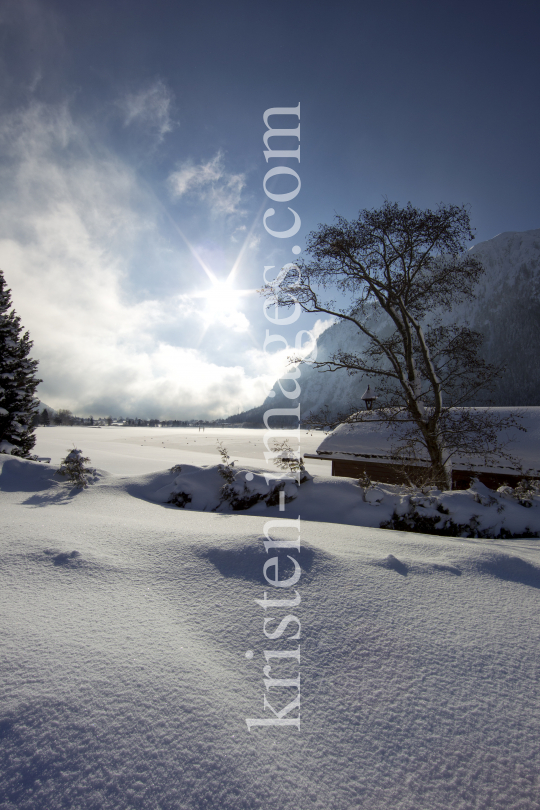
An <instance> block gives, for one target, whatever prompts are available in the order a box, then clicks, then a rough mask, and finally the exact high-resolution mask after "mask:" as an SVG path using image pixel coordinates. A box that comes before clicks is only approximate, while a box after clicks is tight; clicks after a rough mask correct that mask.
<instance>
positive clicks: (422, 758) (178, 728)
mask: <svg viewBox="0 0 540 810" xmlns="http://www.w3.org/2000/svg"><path fill="white" fill-rule="evenodd" d="M53 430H54V429H51V435H52V432H53ZM95 433H96V434H98V433H99V432H98V431H96V432H95ZM51 440H52V439H51ZM68 447H69V445H68ZM82 449H83V451H84V452H85V454H88V455H90V457H91V459H92V462H93V464H94V465H95V466H99V463H98V461H97V460H96V458H95V457H93V456H92V453H91V452H89V450H88V447H85V446H83V447H82ZM165 452H166V451H165V450H163V453H165ZM94 455H95V454H94ZM177 461H178V462H182V458H177ZM0 462H1V466H2V471H1V474H0V501H1V507H2V536H1V540H0V554H1V565H0V577H1V586H0V604H1V612H2V625H1V628H2V636H3V644H2V648H3V655H2V658H1V660H0V670H1V677H0V690H1V693H0V694H1V701H0V705H1V715H0V757H1V760H0V762H1V765H0V807H1V808H2V810H15V808H16V809H17V810H20V809H21V808H22V809H23V810H45V809H47V810H56V809H57V808H70V809H71V808H81V810H83V808H84V810H98V808H99V810H124V808H144V810H158V808H160V809H161V810H177V808H179V809H180V810H188V808H189V810H203V808H205V810H206V808H224V809H226V810H229V808H230V810H233V809H234V810H237V808H238V810H239V809H240V808H243V809H244V810H248V809H249V810H251V808H261V810H262V808H266V807H272V808H279V810H298V808H299V809H300V810H312V809H313V810H356V809H357V808H366V810H368V808H369V810H372V808H373V809H374V810H389V808H392V810H393V808H399V810H428V808H429V810H443V808H444V810H447V809H448V808H460V809H461V808H463V810H468V809H469V808H471V809H472V808H475V810H476V809H477V808H478V809H480V808H483V809H485V810H488V809H489V810H499V809H501V810H502V808H505V809H506V808H515V809H516V810H517V809H518V808H519V810H533V808H538V806H539V803H538V796H539V795H540V794H539V784H538V781H539V779H538V774H539V772H540V768H539V766H540V762H539V754H538V730H539V720H540V701H539V699H538V698H539V695H538V691H539V690H538V667H537V648H538V641H539V638H538V636H539V624H538V608H539V593H540V553H539V546H538V542H539V541H535V540H523V539H521V540H519V539H518V540H507V541H502V540H501V541H491V542H489V541H478V540H464V539H460V538H459V539H451V538H438V537H432V536H427V535H419V534H407V533H404V532H393V531H384V530H380V529H370V528H359V527H353V526H350V525H339V524H337V523H332V524H331V523H317V522H315V521H312V520H304V519H303V516H302V509H301V508H298V509H297V508H296V507H297V506H298V503H299V501H298V500H297V501H294V502H292V503H291V504H289V505H287V507H286V511H285V513H282V514H283V516H284V517H288V518H296V517H297V515H298V514H300V516H301V518H302V521H301V551H300V554H299V555H298V554H297V555H296V556H297V557H298V559H299V561H300V564H301V567H302V575H301V577H300V580H299V582H298V583H297V585H295V588H296V589H297V590H298V592H299V594H300V595H301V603H300V604H299V605H298V606H296V607H294V608H290V607H285V608H284V607H274V608H271V609H267V610H266V611H264V610H263V608H262V607H261V606H260V605H259V604H257V602H256V601H255V600H262V599H263V595H264V592H265V591H266V592H267V593H268V592H271V593H269V598H286V597H292V596H293V594H292V593H291V591H292V590H293V589H279V590H278V589H273V588H272V587H271V586H269V585H268V583H267V582H266V581H265V580H264V578H263V575H262V570H263V565H264V563H265V562H266V561H267V560H268V557H269V555H268V554H266V553H265V551H264V546H263V540H264V539H265V538H264V528H263V527H264V524H265V517H266V516H267V515H268V513H269V512H270V510H267V512H265V513H264V517H263V515H256V516H253V515H250V514H236V513H228V514H218V513H214V514H212V513H204V512H195V511H190V510H189V509H178V508H176V507H174V506H170V505H169V506H168V505H166V504H162V503H157V502H151V501H150V500H148V499H147V496H148V492H149V489H151V490H152V491H153V492H158V491H159V489H160V488H163V487H169V486H170V485H171V483H173V482H174V475H172V474H171V473H169V472H167V471H165V470H163V472H162V473H156V472H153V473H151V474H146V475H143V476H139V477H133V476H127V475H124V476H120V475H112V474H110V473H104V472H102V473H100V474H99V476H98V477H97V479H96V481H95V483H93V484H92V485H91V486H90V487H89V488H88V489H86V490H73V489H71V488H70V486H69V485H68V484H66V483H64V482H62V481H61V479H60V480H59V479H58V477H57V476H55V473H54V468H52V467H51V466H49V465H45V464H39V463H36V462H26V461H22V460H19V459H14V458H10V457H8V456H5V457H1V456H0ZM138 463H139V462H138V461H137V464H138ZM135 472H136V471H135ZM303 486H305V485H303ZM299 497H300V496H299ZM265 508H266V507H265ZM372 508H377V507H376V506H372ZM276 509H277V507H276ZM523 511H524V512H527V511H528V512H530V511H532V510H531V509H529V510H525V509H524V510H523ZM272 536H273V537H274V538H276V539H290V538H291V530H290V529H287V528H285V527H284V528H282V529H280V528H278V529H274V531H273V534H272ZM293 553H294V552H293ZM279 554H280V555H282V554H283V552H282V551H280V552H279ZM286 575H288V574H286ZM282 576H283V575H282ZM291 613H293V614H294V615H295V616H297V617H298V619H300V621H301V637H300V639H299V640H292V639H290V638H288V636H290V635H292V634H293V633H295V632H296V630H297V626H296V624H293V625H291V626H289V627H288V629H287V630H286V632H285V634H284V635H283V636H282V637H281V638H276V639H274V640H272V639H270V638H268V637H265V636H264V634H263V619H264V618H266V619H269V618H270V617H272V618H273V621H270V622H269V624H267V628H266V629H267V631H268V632H269V631H270V630H272V631H273V630H274V629H275V628H276V626H277V624H278V623H279V621H280V620H281V619H282V618H283V617H284V616H285V615H287V614H291ZM298 646H300V649H301V659H300V663H299V664H298V663H297V662H296V661H295V660H292V661H291V660H288V661H280V660H279V659H277V660H276V659H272V661H271V664H272V671H271V677H274V678H276V677H277V678H284V679H295V678H296V677H297V675H298V672H300V676H301V687H300V694H301V726H300V731H298V730H297V729H296V728H295V727H280V728H275V727H274V728H265V727H255V728H252V730H251V731H248V729H247V725H246V718H265V717H272V716H273V715H272V713H271V711H269V710H266V711H265V710H264V708H263V697H264V695H266V697H267V699H268V700H269V702H270V703H271V705H272V706H273V707H274V708H275V709H276V711H279V710H281V709H282V708H283V707H284V706H285V705H286V703H287V702H289V701H291V700H292V699H293V698H294V697H295V696H296V694H297V691H298V690H297V688H296V687H294V686H270V687H269V690H268V691H265V685H264V677H265V676H264V674H263V667H264V666H266V665H267V661H266V660H265V658H264V655H263V653H264V651H265V650H272V651H283V650H286V651H294V650H296V649H297V647H298ZM246 652H247V653H249V655H248V656H247V657H246ZM251 653H252V655H251ZM291 716H293V717H296V716H297V711H293V712H291V714H290V715H289V717H291Z"/></svg>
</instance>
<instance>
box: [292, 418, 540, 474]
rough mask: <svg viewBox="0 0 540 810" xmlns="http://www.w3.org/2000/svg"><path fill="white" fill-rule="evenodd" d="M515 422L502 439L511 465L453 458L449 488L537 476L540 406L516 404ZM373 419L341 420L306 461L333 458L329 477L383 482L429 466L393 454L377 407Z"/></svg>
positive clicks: (330, 459)
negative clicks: (517, 423) (517, 426)
mask: <svg viewBox="0 0 540 810" xmlns="http://www.w3.org/2000/svg"><path fill="white" fill-rule="evenodd" d="M497 410H498V411H506V412H508V411H516V410H517V409H512V408H497ZM519 413H521V414H522V415H523V417H522V419H521V420H519V421H520V424H521V425H522V427H524V428H525V430H526V432H524V431H522V430H513V431H508V435H505V436H504V437H501V438H502V440H503V441H508V446H507V448H506V449H507V451H508V452H510V453H511V454H512V455H513V456H514V458H515V463H513V464H512V463H511V462H508V461H506V460H504V459H503V460H501V461H500V463H489V464H488V463H486V459H482V458H480V457H474V458H472V457H471V458H466V459H465V458H459V457H457V458H455V459H454V461H453V464H452V489H468V487H469V485H470V481H471V479H472V478H478V479H479V480H480V481H481V482H482V483H483V484H485V485H486V486H487V487H490V488H491V489H497V487H500V486H502V485H504V484H508V485H510V486H515V485H516V484H517V483H518V482H519V481H520V480H521V479H522V478H523V477H524V476H530V477H534V478H540V407H526V408H520V409H519ZM372 417H373V422H372V423H370V421H366V422H357V423H343V424H341V425H339V426H338V427H337V428H336V429H335V430H333V431H332V432H331V433H329V434H328V435H327V436H326V437H325V439H324V440H323V441H322V442H321V444H320V445H319V447H318V448H317V452H316V453H306V454H305V455H304V458H306V459H319V460H321V461H331V462H332V475H335V476H339V477H344V478H360V477H361V476H363V475H364V474H367V475H368V476H369V478H370V479H371V480H372V481H378V482H381V483H386V484H402V483H406V482H407V474H409V475H410V476H411V478H412V479H413V480H414V477H415V473H416V474H417V473H421V472H422V470H427V469H428V466H429V465H428V464H427V460H426V461H425V462H423V461H422V460H420V461H415V460H412V459H398V458H396V457H393V456H392V454H391V439H390V434H389V432H388V430H387V429H386V430H381V429H380V426H379V425H378V424H377V422H376V421H375V420H376V418H377V417H376V411H373V412H372Z"/></svg>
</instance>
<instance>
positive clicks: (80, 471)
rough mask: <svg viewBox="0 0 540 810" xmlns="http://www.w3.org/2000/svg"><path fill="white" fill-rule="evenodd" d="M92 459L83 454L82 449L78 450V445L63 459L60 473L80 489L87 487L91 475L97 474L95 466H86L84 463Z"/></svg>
mask: <svg viewBox="0 0 540 810" xmlns="http://www.w3.org/2000/svg"><path fill="white" fill-rule="evenodd" d="M88 461H90V459H89V458H88V457H87V456H83V454H82V450H77V448H76V447H74V448H73V450H71V451H70V452H69V453H68V454H67V456H66V457H65V458H64V459H63V460H62V466H61V467H60V469H59V470H58V475H65V476H67V478H68V480H69V481H71V482H72V483H73V484H74V485H75V486H76V487H78V488H79V489H85V488H86V487H87V486H88V481H89V479H90V477H91V476H93V475H95V472H96V471H95V470H94V468H93V467H85V466H84V465H85V464H86V463H87V462H88Z"/></svg>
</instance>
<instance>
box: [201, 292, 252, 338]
mask: <svg viewBox="0 0 540 810" xmlns="http://www.w3.org/2000/svg"><path fill="white" fill-rule="evenodd" d="M241 295H242V292H241V291H240V290H236V289H234V287H233V286H232V284H231V283H230V282H229V281H228V280H227V281H218V280H215V281H213V283H212V286H211V287H210V289H209V290H206V291H205V292H204V293H202V297H203V299H204V309H203V311H202V313H201V314H202V316H203V318H204V320H205V321H206V322H207V324H208V325H210V324H216V323H222V324H223V325H224V326H227V327H228V328H229V329H233V330H234V331H237V332H243V331H245V330H246V329H247V328H248V326H249V322H248V320H247V318H246V316H245V315H244V314H243V313H242V312H240V311H239V309H238V303H239V298H240V296H241Z"/></svg>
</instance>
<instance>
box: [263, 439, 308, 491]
mask: <svg viewBox="0 0 540 810" xmlns="http://www.w3.org/2000/svg"><path fill="white" fill-rule="evenodd" d="M272 449H273V451H274V453H279V456H277V457H276V458H275V459H274V464H275V465H276V467H277V468H278V469H280V470H283V471H284V472H289V473H293V475H295V476H296V479H297V481H298V483H299V484H303V483H304V482H305V481H310V480H311V479H312V476H311V475H310V474H309V473H308V472H307V470H306V467H305V464H304V460H303V458H302V457H301V455H300V453H299V452H298V451H296V450H293V449H292V447H291V445H290V443H289V440H288V439H283V441H274V444H273V446H272Z"/></svg>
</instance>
